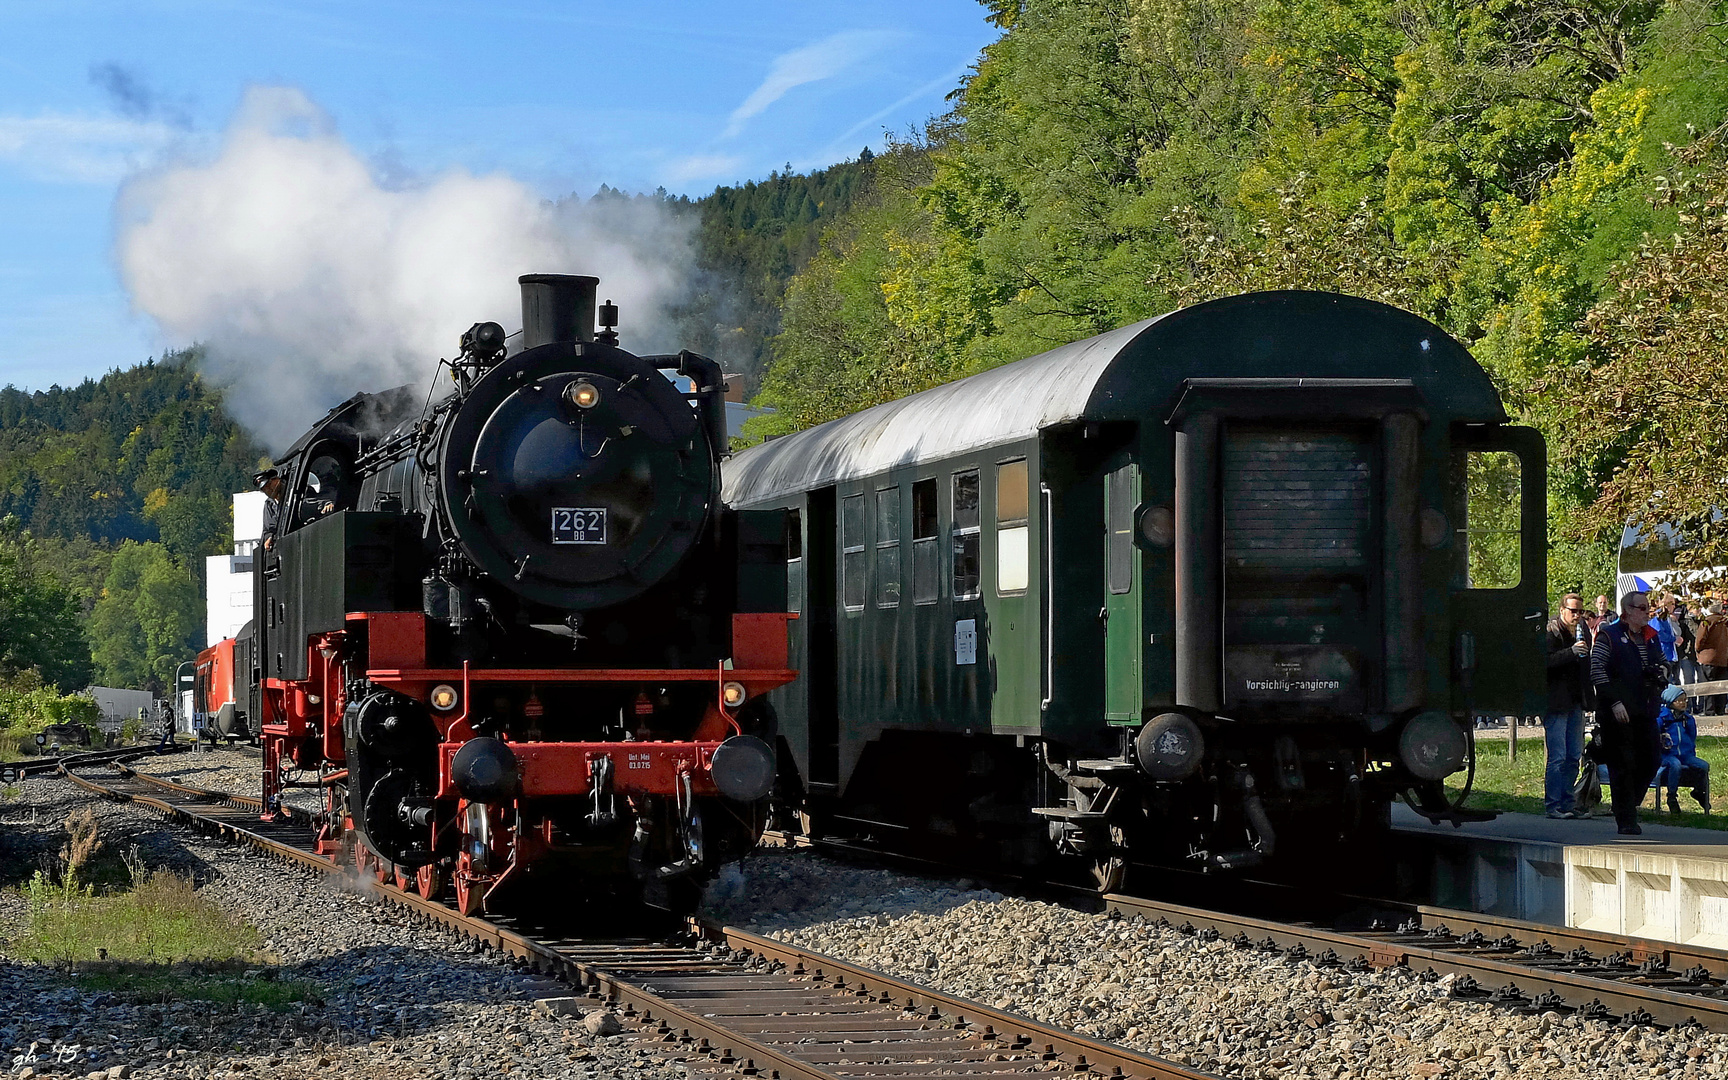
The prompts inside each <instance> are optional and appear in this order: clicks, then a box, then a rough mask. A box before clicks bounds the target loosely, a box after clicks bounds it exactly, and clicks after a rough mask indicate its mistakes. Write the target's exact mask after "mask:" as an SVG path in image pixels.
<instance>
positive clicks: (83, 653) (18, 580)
mask: <svg viewBox="0 0 1728 1080" xmlns="http://www.w3.org/2000/svg"><path fill="white" fill-rule="evenodd" d="M81 615H82V611H81V609H80V607H79V604H78V600H77V597H76V596H74V595H73V592H72V590H71V589H70V588H68V587H67V586H66V585H65V584H64V583H62V582H61V581H60V580H59V579H57V578H56V577H55V576H54V575H53V574H52V573H51V572H50V571H49V569H48V566H47V564H46V562H45V561H44V559H43V552H42V550H41V548H40V546H39V545H38V544H36V543H35V542H34V541H33V540H32V539H31V538H30V537H29V535H28V534H26V533H24V532H22V531H20V530H19V529H18V527H17V519H16V518H7V519H6V520H5V521H4V522H0V677H15V676H18V675H20V674H21V673H26V672H29V673H33V674H34V676H35V677H37V678H39V679H40V680H41V681H42V682H45V683H49V684H51V685H53V686H57V687H59V688H60V689H61V690H65V691H72V690H80V689H83V688H84V687H85V686H88V685H89V684H90V675H91V670H92V669H91V661H90V643H89V642H88V641H87V640H86V639H85V637H84V626H83V620H82V618H81Z"/></svg>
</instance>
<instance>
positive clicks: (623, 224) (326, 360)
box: [116, 87, 690, 450]
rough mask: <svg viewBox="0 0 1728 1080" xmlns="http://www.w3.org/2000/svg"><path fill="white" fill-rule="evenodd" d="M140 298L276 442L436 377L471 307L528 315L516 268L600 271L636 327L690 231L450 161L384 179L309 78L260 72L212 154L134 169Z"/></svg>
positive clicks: (672, 288) (132, 249)
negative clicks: (415, 181)
mask: <svg viewBox="0 0 1728 1080" xmlns="http://www.w3.org/2000/svg"><path fill="white" fill-rule="evenodd" d="M116 248H117V257H118V260H119V264H120V272H121V276H122V279H123V280H124V282H125V285H126V288H127V290H128V291H129V292H130V293H131V296H132V300H133V303H134V304H135V305H136V306H137V308H138V309H139V310H141V311H143V312H145V313H146V314H148V315H150V316H152V317H153V318H154V319H155V320H156V321H157V322H158V323H159V324H160V325H161V327H162V329H163V330H164V331H165V332H166V333H167V334H168V335H170V336H171V337H174V338H177V339H180V340H188V341H189V340H197V341H202V342H203V343H204V344H205V345H206V346H207V349H208V361H207V368H206V370H207V373H208V374H209V375H210V376H211V377H212V378H213V379H214V380H215V381H217V382H218V383H220V384H222V385H225V386H227V387H228V388H229V405H230V408H231V409H232V410H233V411H234V414H235V417H236V418H237V419H238V420H240V422H241V423H243V424H245V425H247V426H248V427H249V428H250V429H251V430H252V431H253V432H254V433H255V434H256V435H257V436H258V437H259V438H260V439H262V440H263V441H264V442H265V444H266V445H268V446H270V447H271V448H272V449H275V450H281V449H283V448H284V447H285V446H286V444H287V443H288V442H289V441H290V440H292V439H293V438H294V437H295V436H297V435H298V434H299V433H300V432H301V431H303V430H304V429H305V428H306V427H307V426H308V425H309V424H310V423H311V422H312V421H314V420H316V419H317V418H318V417H319V416H321V415H322V414H323V412H324V410H326V409H327V408H329V407H330V406H331V405H333V404H335V403H336V402H338V401H341V400H343V399H344V398H346V397H348V396H349V395H351V394H353V393H354V392H355V391H358V390H381V389H384V388H386V387H390V386H398V385H401V384H403V383H415V384H417V385H419V386H422V387H424V386H425V385H426V380H427V378H428V377H429V376H430V375H431V373H432V370H433V365H434V362H435V360H436V359H437V358H438V357H440V356H450V355H452V354H453V353H454V351H455V345H456V339H457V337H458V335H459V334H460V333H461V332H462V331H463V330H464V329H466V328H467V327H468V326H469V325H470V324H471V323H474V322H477V321H480V320H486V319H490V320H493V321H496V322H500V323H503V324H504V326H505V327H506V328H507V329H510V330H514V329H516V327H518V326H519V325H520V322H521V318H520V300H519V292H518V289H517V285H516V278H517V276H518V275H520V274H524V273H588V274H597V275H599V276H600V278H601V285H600V289H601V296H602V298H603V299H606V298H610V299H612V300H615V301H616V302H617V303H618V305H619V306H620V308H621V309H622V310H623V313H624V319H625V323H626V325H625V326H624V327H623V330H624V332H625V334H626V344H627V345H628V346H631V347H633V348H636V349H638V350H648V349H654V348H664V347H666V344H667V343H666V342H663V341H658V340H654V339H655V338H659V337H664V336H666V335H665V334H664V333H662V334H655V333H654V332H653V327H651V326H645V325H644V324H645V323H649V322H651V321H652V320H654V319H656V317H657V314H658V313H659V312H660V311H661V310H662V309H663V308H664V307H665V306H666V305H668V304H670V303H673V302H676V301H677V299H678V298H679V296H680V295H681V294H682V293H683V291H684V290H685V288H686V286H685V284H684V278H685V269H684V268H686V267H687V266H688V265H689V262H690V232H689V225H688V222H687V220H681V219H679V218H678V217H676V216H675V215H673V214H672V213H671V212H669V211H668V210H666V209H665V208H664V207H663V206H662V205H661V204H660V203H658V202H656V201H654V200H649V199H623V198H618V199H607V200H596V201H590V202H586V203H580V202H573V203H562V204H556V205H554V204H552V203H548V202H546V201H544V200H542V199H541V198H540V197H539V196H538V195H536V194H535V193H534V192H533V191H531V190H530V189H529V188H528V187H526V186H525V185H523V184H521V183H519V182H518V181H515V180H512V179H510V178H509V177H505V176H496V175H495V176H474V175H471V174H469V173H466V172H462V171H453V172H449V173H446V174H444V175H442V176H440V177H437V178H436V179H434V180H431V181H430V182H427V183H425V184H423V185H421V186H417V187H413V188H409V189H388V188H386V187H384V186H381V185H380V184H379V183H378V182H377V180H376V178H375V176H374V175H373V172H372V170H371V169H369V168H368V166H367V164H366V163H365V162H364V161H363V160H362V159H361V158H360V157H359V156H358V155H357V154H356V153H355V152H354V150H353V149H352V148H351V147H350V146H349V145H348V144H347V143H346V142H344V141H343V140H342V139H341V138H340V136H338V135H337V134H336V131H335V129H334V126H333V125H332V123H331V121H330V118H329V117H328V116H327V115H326V114H325V113H324V112H323V111H322V110H321V109H319V108H318V107H317V106H316V105H314V104H313V103H312V102H311V101H310V100H309V99H308V98H307V97H306V96H305V95H304V94H302V93H301V92H300V91H298V90H294V89H290V88H283V87H261V88H255V89H253V90H251V91H250V92H249V93H248V94H247V95H246V98H245V100H244V102H243V104H242V106H241V108H240V111H239V113H238V114H237V115H236V117H235V119H234V120H233V122H232V123H231V125H230V126H229V128H228V131H227V132H226V134H225V135H224V137H223V140H222V143H221V146H220V150H219V152H218V153H217V154H216V156H215V157H214V158H213V159H211V160H208V161H201V162H197V163H190V164H178V165H174V166H171V167H168V168H165V169H162V170H160V171H158V172H155V173H153V174H149V175H145V176H140V177H137V178H135V179H133V180H131V181H129V182H128V183H127V184H126V185H125V187H124V188H123V189H122V191H121V195H120V202H119V210H118V239H117V241H116Z"/></svg>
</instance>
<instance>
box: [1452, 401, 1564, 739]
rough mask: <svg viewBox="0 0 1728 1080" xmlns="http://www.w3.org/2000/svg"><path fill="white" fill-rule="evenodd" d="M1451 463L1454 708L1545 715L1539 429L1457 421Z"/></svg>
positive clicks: (1543, 456)
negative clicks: (1486, 425)
mask: <svg viewBox="0 0 1728 1080" xmlns="http://www.w3.org/2000/svg"><path fill="white" fill-rule="evenodd" d="M1451 464H1452V468H1451V484H1450V487H1451V497H1450V500H1449V501H1450V503H1451V506H1450V507H1449V508H1448V510H1447V514H1446V516H1447V517H1448V518H1450V519H1451V520H1450V523H1449V527H1450V534H1451V535H1450V536H1449V537H1448V538H1446V539H1448V540H1449V541H1450V550H1451V555H1452V595H1451V601H1452V603H1451V607H1452V676H1453V678H1452V685H1453V706H1454V708H1456V709H1459V710H1469V711H1470V712H1473V713H1485V714H1489V715H1495V716H1539V715H1541V714H1542V712H1543V710H1544V707H1545V703H1546V684H1547V667H1546V665H1545V662H1544V656H1545V648H1546V646H1545V637H1544V635H1545V633H1546V630H1547V624H1548V610H1547V603H1548V601H1547V595H1546V594H1547V582H1548V567H1547V551H1548V533H1547V520H1546V516H1545V515H1546V511H1547V505H1548V502H1547V486H1548V476H1547V469H1548V458H1547V450H1546V448H1545V446H1544V444H1543V442H1542V435H1541V433H1540V432H1538V431H1536V430H1534V429H1533V428H1514V427H1500V428H1490V427H1460V428H1457V429H1455V430H1454V432H1453V439H1452V463H1451ZM1435 524H1436V525H1439V524H1440V523H1439V522H1436V523H1435ZM1426 527H1427V526H1426V524H1425V528H1426Z"/></svg>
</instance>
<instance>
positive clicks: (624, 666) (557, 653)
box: [209, 274, 795, 912]
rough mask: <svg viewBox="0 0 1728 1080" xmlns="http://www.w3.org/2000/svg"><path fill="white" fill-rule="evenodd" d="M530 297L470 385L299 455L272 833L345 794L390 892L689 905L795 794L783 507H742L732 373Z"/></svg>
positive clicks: (275, 665) (269, 809) (253, 654)
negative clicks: (727, 385)
mask: <svg viewBox="0 0 1728 1080" xmlns="http://www.w3.org/2000/svg"><path fill="white" fill-rule="evenodd" d="M520 284H521V290H522V324H523V328H522V330H521V331H520V333H519V334H509V335H507V334H506V333H505V331H504V329H503V327H502V326H500V325H499V324H497V323H494V322H482V323H477V324H475V325H474V326H473V327H472V328H470V329H469V330H468V331H467V332H466V333H465V334H463V335H462V338H461V350H460V353H459V354H458V356H457V358H456V359H455V360H454V361H451V362H450V363H449V370H448V374H449V377H450V379H451V380H452V382H453V388H452V389H451V390H450V392H449V393H448V394H446V395H445V396H443V397H442V398H441V399H439V400H437V401H430V400H429V396H428V397H426V398H423V397H422V396H421V395H420V394H418V393H416V392H415V391H414V390H413V389H412V388H409V387H402V388H398V389H395V390H388V391H385V392H382V393H376V394H357V395H355V396H354V397H353V398H351V399H349V400H348V401H345V402H343V403H342V404H341V405H338V406H337V407H336V408H334V409H332V410H331V411H330V413H329V414H328V415H326V416H325V417H324V418H323V419H322V420H320V421H319V422H318V423H317V424H315V425H314V426H313V427H312V428H311V430H309V431H307V432H306V433H305V434H304V435H303V436H301V437H300V438H299V439H298V440H297V441H296V442H295V443H294V444H293V446H291V447H290V448H289V449H288V451H287V452H286V453H285V454H284V455H283V456H282V457H281V459H280V460H279V461H278V462H277V463H276V468H277V470H278V471H279V473H280V475H281V477H282V479H283V480H284V488H283V492H282V497H281V500H280V504H279V505H280V509H279V525H278V535H277V536H276V538H275V539H274V542H273V544H272V545H271V549H270V550H268V551H263V550H261V551H259V552H258V554H257V556H256V558H257V562H256V566H257V570H258V572H257V573H256V574H255V595H254V618H253V621H252V622H251V623H250V624H249V625H248V626H247V627H246V629H245V630H243V631H242V632H241V633H240V634H239V635H238V636H237V637H236V639H234V640H233V641H232V642H225V643H221V644H219V645H218V646H216V647H213V649H212V650H211V651H210V652H211V656H210V657H209V659H210V660H211V664H210V665H209V670H210V671H211V672H212V673H216V674H219V673H220V672H221V671H222V670H224V665H226V666H227V667H228V668H229V669H231V670H232V672H233V678H234V680H235V682H236V683H237V684H239V687H238V691H237V693H236V694H235V700H234V703H233V705H232V707H230V708H229V709H228V710H226V712H225V713H223V712H221V711H220V710H219V711H218V715H219V716H222V717H224V719H223V720H221V721H220V723H221V726H223V727H224V730H225V733H231V732H233V731H236V730H237V731H241V732H256V733H257V734H258V736H259V738H260V740H261V742H262V746H263V758H264V765H263V794H264V800H265V810H266V816H267V817H268V816H279V815H280V814H282V813H283V810H284V807H283V803H282V799H283V795H284V793H285V791H286V790H287V789H289V788H293V787H310V788H315V789H317V790H319V791H321V792H322V793H323V800H322V805H323V811H322V813H321V814H320V815H319V821H318V825H319V836H318V846H319V850H320V851H321V852H323V853H325V854H328V855H330V856H331V857H333V858H336V859H339V860H341V859H351V860H353V861H354V862H355V863H357V864H358V865H359V866H361V867H362V868H364V869H366V870H368V871H369V872H371V873H374V874H376V875H377V876H378V877H379V878H380V879H381V880H387V879H393V880H394V881H395V882H396V883H397V884H398V885H400V886H402V887H404V888H410V887H412V888H415V889H418V890H419V892H421V893H422V894H423V895H426V896H428V897H434V896H438V895H440V894H441V893H443V892H444V891H445V890H446V889H453V890H454V897H455V901H456V904H457V906H458V907H459V908H461V909H462V910H463V911H464V912H475V911H479V910H482V909H484V908H487V907H488V906H494V905H496V904H498V903H499V902H500V901H501V899H502V898H503V897H505V896H507V895H508V893H509V891H510V890H512V889H514V888H516V887H518V886H520V885H521V884H522V883H524V882H527V881H529V880H533V879H535V878H541V879H545V878H548V877H550V876H551V875H553V874H554V873H557V872H560V871H565V872H574V873H579V874H580V875H581V877H582V881H583V883H584V889H585V890H587V891H588V892H590V893H592V892H595V891H606V892H613V893H618V894H628V895H631V896H640V897H642V898H645V899H647V900H648V901H649V902H651V903H655V904H659V905H661V906H666V907H673V908H678V907H684V906H688V905H689V904H690V903H691V902H693V900H694V898H695V897H696V896H697V895H698V893H699V890H700V888H701V886H702V885H703V884H704V882H705V881H706V880H707V879H708V878H709V877H710V876H711V875H712V874H713V873H714V872H715V871H716V870H717V868H718V867H719V866H720V865H722V864H723V863H725V862H727V861H729V860H732V859H735V858H737V857H739V855H741V854H742V853H743V852H744V851H746V850H748V849H749V848H750V847H751V846H753V845H754V844H755V843H756V841H757V840H758V838H759V836H760V833H761V830H762V827H763V824H764V816H765V813H766V805H767V799H768V796H769V794H770V790H771V788H772V787H773V784H774V781H775V776H776V771H777V769H776V744H777V741H778V740H777V733H776V727H775V716H774V713H773V710H772V708H771V707H770V706H769V704H768V702H767V699H766V697H765V695H766V693H767V692H768V691H770V690H772V689H775V688H778V687H782V686H784V685H786V684H788V683H790V682H792V681H793V679H794V677H795V672H793V671H792V670H790V669H789V667H788V663H787V625H788V621H789V619H790V618H791V617H792V616H790V615H789V614H788V612H787V609H786V594H785V577H784V574H783V567H784V561H785V551H784V544H785V514H784V512H783V511H780V510H769V511H756V510H744V511H735V510H731V509H728V508H725V507H723V506H721V505H720V502H719V498H718V495H719V466H720V460H721V459H722V458H723V457H724V456H725V455H726V452H727V438H726V430H725V414H724V404H723V396H724V388H723V385H722V381H721V376H720V370H719V368H718V366H717V365H716V364H715V363H714V362H713V361H711V360H708V359H706V358H704V357H701V356H698V355H696V354H694V353H690V352H682V353H678V354H676V355H666V356H638V355H634V354H632V353H630V352H627V351H625V350H624V349H622V348H620V347H619V345H618V335H617V333H616V331H615V330H613V329H612V328H613V327H614V326H615V325H616V324H617V320H618V316H617V309H616V307H614V306H613V305H612V304H611V303H610V302H608V303H606V304H605V305H601V306H599V308H598V314H599V316H600V320H601V324H602V329H600V330H598V331H596V327H595V318H596V302H595V300H596V295H597V292H596V286H597V284H598V279H597V278H592V277H581V276H566V275H545V274H537V275H529V276H525V277H523V278H521V279H520ZM673 375H675V376H677V377H679V378H680V379H682V380H687V385H688V386H689V389H688V390H687V391H684V390H681V389H680V388H679V384H675V382H674V380H673V378H672V377H671V376H673ZM230 657H231V659H230Z"/></svg>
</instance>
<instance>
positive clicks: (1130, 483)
mask: <svg viewBox="0 0 1728 1080" xmlns="http://www.w3.org/2000/svg"><path fill="white" fill-rule="evenodd" d="M1138 479H1139V473H1138V471H1137V470H1136V469H1135V468H1134V466H1133V465H1124V466H1122V467H1121V468H1120V469H1117V470H1116V471H1115V472H1113V473H1111V474H1110V476H1109V479H1108V481H1107V482H1108V483H1109V485H1110V490H1109V496H1110V509H1109V513H1108V515H1107V517H1108V521H1107V523H1106V524H1107V526H1108V528H1109V532H1110V535H1109V536H1108V537H1107V540H1106V544H1105V555H1106V556H1107V558H1106V563H1107V565H1106V566H1105V568H1104V569H1105V573H1106V575H1107V576H1108V579H1109V580H1108V582H1107V584H1108V585H1109V587H1110V591H1111V592H1112V593H1114V594H1116V595H1118V596H1120V595H1122V594H1124V593H1126V592H1128V590H1130V589H1132V588H1133V587H1134V506H1135V504H1136V503H1138V502H1139V501H1140V492H1139V491H1138V490H1136V488H1137V486H1138V484H1137V481H1138Z"/></svg>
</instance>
